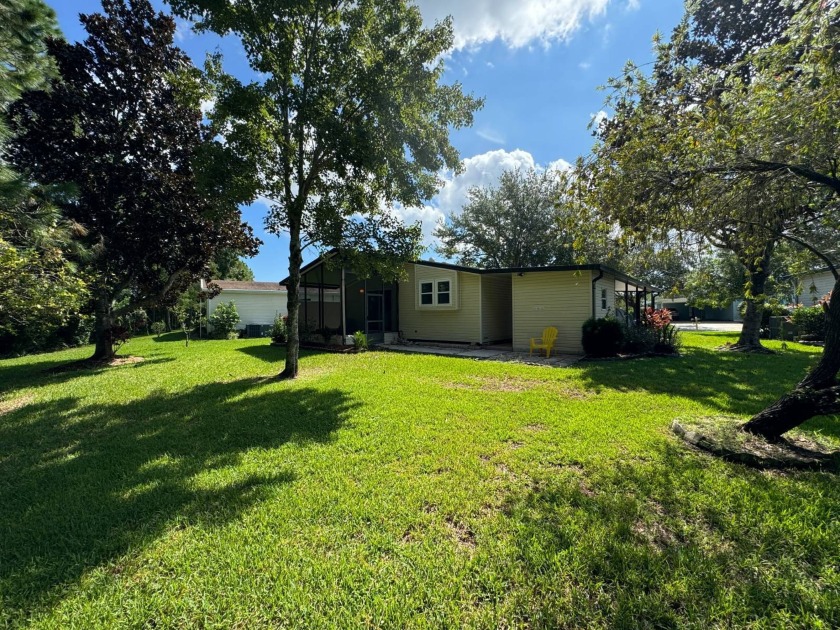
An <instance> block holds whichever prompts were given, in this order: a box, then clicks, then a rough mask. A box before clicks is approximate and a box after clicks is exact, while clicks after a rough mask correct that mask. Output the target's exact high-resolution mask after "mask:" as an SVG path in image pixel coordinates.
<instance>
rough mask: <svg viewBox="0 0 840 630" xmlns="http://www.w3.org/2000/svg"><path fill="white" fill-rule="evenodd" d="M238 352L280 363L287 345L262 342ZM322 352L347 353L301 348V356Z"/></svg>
mask: <svg viewBox="0 0 840 630" xmlns="http://www.w3.org/2000/svg"><path fill="white" fill-rule="evenodd" d="M237 351H238V352H242V353H244V354H247V355H249V356H252V357H254V358H255V359H261V360H263V361H265V362H266V363H279V362H281V361H285V360H286V347H285V346H273V345H271V344H260V345H255V346H246V347H244V348H237ZM321 354H330V355H336V354H346V353H340V352H331V351H329V350H326V349H319V348H301V350H300V356H301V358H306V357H312V356H317V355H321Z"/></svg>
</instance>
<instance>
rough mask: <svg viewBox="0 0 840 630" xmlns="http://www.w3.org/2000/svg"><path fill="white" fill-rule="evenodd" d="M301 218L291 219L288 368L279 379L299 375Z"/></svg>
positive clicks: (287, 303)
mask: <svg viewBox="0 0 840 630" xmlns="http://www.w3.org/2000/svg"><path fill="white" fill-rule="evenodd" d="M290 214H291V213H290ZM300 223H301V221H300V217H295V216H290V217H289V239H290V244H289V286H288V287H286V289H287V294H286V296H287V297H286V306H287V309H288V311H289V314H288V319H287V326H286V334H287V335H288V339H287V340H286V366H285V367H284V369H283V371H282V372H280V375H279V378H281V379H288V378H295V377H297V374H298V355H299V354H300V326H299V325H298V322H299V321H300V294H299V291H300V268H301V265H302V264H303V254H302V252H301V247H300Z"/></svg>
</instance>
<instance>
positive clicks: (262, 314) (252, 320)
mask: <svg viewBox="0 0 840 630" xmlns="http://www.w3.org/2000/svg"><path fill="white" fill-rule="evenodd" d="M227 302H233V303H234V304H236V312H237V313H239V324H238V325H237V328H238V329H244V328H245V326H247V325H248V324H273V323H274V318H275V317H276V316H277V315H278V314H279V315H283V316H285V315H286V314H287V311H286V292H285V291H235V290H227V291H224V290H223V291H222V292H221V293H219V295H217V296H216V297H214V298H211V299H210V300H209V303H208V306H207V317H208V318H209V317H210V316H211V315H212V314H213V311H215V310H216V307H217V306H218V305H219V304H222V303H225V304H226V303H227Z"/></svg>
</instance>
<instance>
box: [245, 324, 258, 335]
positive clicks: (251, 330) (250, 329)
mask: <svg viewBox="0 0 840 630" xmlns="http://www.w3.org/2000/svg"><path fill="white" fill-rule="evenodd" d="M245 336H246V337H262V325H261V324H248V325H247V326H245Z"/></svg>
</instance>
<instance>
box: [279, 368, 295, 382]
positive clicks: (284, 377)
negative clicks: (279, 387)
mask: <svg viewBox="0 0 840 630" xmlns="http://www.w3.org/2000/svg"><path fill="white" fill-rule="evenodd" d="M274 378H275V380H277V381H291V380H294V379H296V378H297V374H295V373H294V372H292V371H291V370H283V371H282V372H280V374H278V375H277V376H276V377H274Z"/></svg>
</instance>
